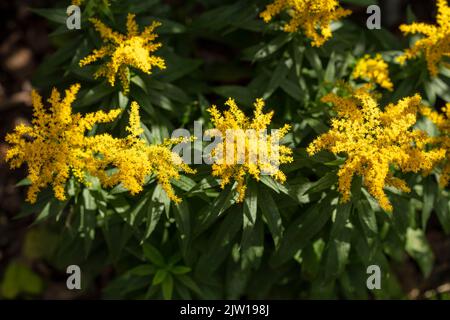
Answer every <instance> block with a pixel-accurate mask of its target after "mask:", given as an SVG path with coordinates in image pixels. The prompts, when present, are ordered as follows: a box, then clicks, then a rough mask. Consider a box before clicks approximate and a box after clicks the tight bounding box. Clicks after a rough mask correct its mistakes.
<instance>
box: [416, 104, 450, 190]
mask: <svg viewBox="0 0 450 320" xmlns="http://www.w3.org/2000/svg"><path fill="white" fill-rule="evenodd" d="M420 111H421V114H422V115H424V116H426V117H428V118H429V119H430V120H431V121H432V122H433V123H434V124H435V125H436V126H437V127H438V129H439V131H440V135H439V136H437V137H432V138H431V139H430V140H431V143H432V144H433V145H435V146H437V147H438V148H442V149H444V150H445V151H446V155H445V159H444V167H443V169H442V173H441V177H440V184H441V186H442V187H446V186H448V184H449V182H450V103H447V105H446V106H445V107H444V108H443V110H442V112H443V113H442V114H440V113H438V112H436V111H433V110H431V108H429V107H422V108H421V110H420Z"/></svg>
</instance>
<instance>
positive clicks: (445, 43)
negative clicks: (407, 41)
mask: <svg viewBox="0 0 450 320" xmlns="http://www.w3.org/2000/svg"><path fill="white" fill-rule="evenodd" d="M437 7H438V14H437V18H436V20H437V25H431V24H426V23H413V24H411V25H401V26H400V30H401V31H402V32H403V33H404V34H405V35H408V34H416V33H421V34H423V35H424V37H423V38H422V39H420V40H418V41H417V42H416V43H414V45H413V47H412V48H410V49H406V50H405V52H404V53H403V55H401V56H399V57H398V58H397V61H398V62H399V63H401V64H404V63H405V62H406V61H407V60H410V59H414V58H416V57H418V56H419V55H420V54H421V53H422V52H423V54H424V55H425V58H426V60H427V65H428V70H429V72H430V74H431V75H432V76H436V75H437V74H438V72H439V64H440V62H441V61H442V59H443V58H444V57H449V56H450V7H449V6H448V4H447V0H437ZM444 65H445V66H446V67H449V64H448V63H444Z"/></svg>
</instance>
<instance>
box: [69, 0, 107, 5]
mask: <svg viewBox="0 0 450 320" xmlns="http://www.w3.org/2000/svg"><path fill="white" fill-rule="evenodd" d="M84 1H85V0H72V5H74V6H81V5H82V4H83V3H84ZM96 1H99V0H96ZM100 1H101V2H103V4H104V5H106V6H109V5H110V3H109V0H100Z"/></svg>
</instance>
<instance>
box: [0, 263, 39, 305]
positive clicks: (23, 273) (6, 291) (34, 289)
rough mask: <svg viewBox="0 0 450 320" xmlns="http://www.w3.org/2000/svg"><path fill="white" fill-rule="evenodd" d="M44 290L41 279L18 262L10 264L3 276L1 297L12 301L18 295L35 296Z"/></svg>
mask: <svg viewBox="0 0 450 320" xmlns="http://www.w3.org/2000/svg"><path fill="white" fill-rule="evenodd" d="M43 289H44V283H43V281H42V279H41V278H40V277H39V276H38V275H37V274H36V273H34V272H33V271H32V270H31V269H30V268H29V267H28V266H26V265H24V264H22V263H20V262H16V261H13V262H10V263H9V264H8V266H7V268H6V270H5V273H4V275H3V282H2V284H1V293H2V296H3V297H4V298H6V299H14V298H16V297H17V296H19V295H20V294H22V293H24V294H31V295H37V294H39V293H41V292H42V290H43Z"/></svg>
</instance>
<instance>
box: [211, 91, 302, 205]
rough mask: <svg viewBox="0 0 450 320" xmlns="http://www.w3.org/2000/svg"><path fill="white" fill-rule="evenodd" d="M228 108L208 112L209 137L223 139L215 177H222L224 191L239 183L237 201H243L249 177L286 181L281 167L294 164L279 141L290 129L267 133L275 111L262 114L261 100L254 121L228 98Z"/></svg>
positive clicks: (215, 154)
mask: <svg viewBox="0 0 450 320" xmlns="http://www.w3.org/2000/svg"><path fill="white" fill-rule="evenodd" d="M225 105H226V106H228V107H229V109H228V110H226V111H224V112H223V113H221V112H220V111H219V110H218V109H217V107H216V106H214V105H213V106H212V107H211V108H209V109H208V111H209V113H210V115H211V121H212V123H213V125H214V129H211V130H208V132H207V134H208V135H209V136H212V137H220V138H221V142H220V143H219V144H218V145H217V146H216V147H215V149H214V150H213V152H212V156H213V157H214V160H215V161H214V164H213V165H212V174H213V176H215V177H220V178H221V186H222V188H224V187H225V185H227V184H228V183H230V181H231V180H234V181H236V182H237V191H238V194H239V198H238V201H239V202H241V201H243V199H244V197H245V190H246V182H245V180H246V177H247V175H250V176H253V178H254V179H256V180H259V178H260V176H261V175H262V174H267V175H271V176H272V177H274V178H275V179H276V180H277V181H280V182H284V181H285V180H286V176H285V175H284V173H283V172H282V171H280V170H279V165H280V164H284V163H289V162H292V161H293V158H292V150H291V149H289V148H288V147H286V146H280V145H279V141H280V140H281V139H282V138H283V137H284V136H285V135H286V133H287V132H288V131H289V129H290V126H289V125H287V124H286V125H284V126H283V127H282V128H281V129H279V130H276V131H272V132H271V134H268V133H267V129H268V126H269V125H270V123H271V121H272V117H273V111H272V112H270V113H266V114H264V113H263V112H262V109H263V107H264V101H263V100H262V99H257V100H256V102H255V103H254V108H255V109H254V112H253V119H250V118H248V117H247V116H246V115H245V114H244V112H242V111H241V110H240V109H239V107H238V106H237V105H236V103H235V101H234V100H233V99H231V98H230V99H228V101H227V102H226V103H225Z"/></svg>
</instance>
